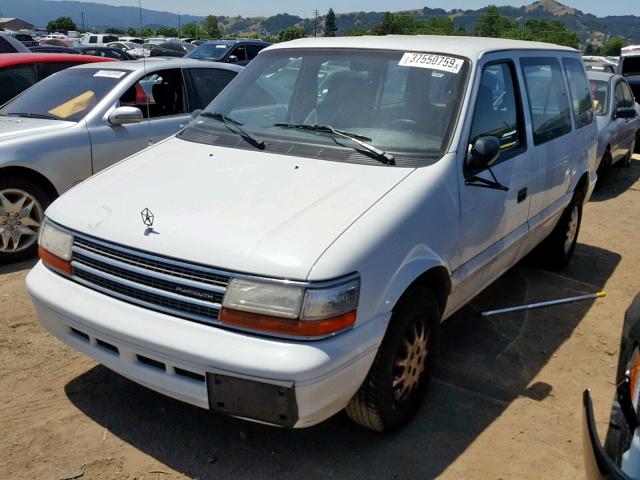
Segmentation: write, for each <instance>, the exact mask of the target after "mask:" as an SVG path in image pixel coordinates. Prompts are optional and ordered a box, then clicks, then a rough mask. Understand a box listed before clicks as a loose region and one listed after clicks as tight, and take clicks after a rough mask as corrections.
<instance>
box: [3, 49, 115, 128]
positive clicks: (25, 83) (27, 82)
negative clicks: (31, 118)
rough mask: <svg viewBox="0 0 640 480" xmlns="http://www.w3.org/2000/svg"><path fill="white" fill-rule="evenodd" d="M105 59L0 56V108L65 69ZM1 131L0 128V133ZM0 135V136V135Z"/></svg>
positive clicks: (20, 55)
mask: <svg viewBox="0 0 640 480" xmlns="http://www.w3.org/2000/svg"><path fill="white" fill-rule="evenodd" d="M105 60H107V59H103V58H98V57H90V56H87V57H82V58H80V57H79V56H78V55H61V54H56V53H54V54H49V53H30V54H25V53H12V54H7V55H2V56H0V85H2V88H1V89H0V106H1V105H4V104H5V103H7V102H8V101H9V100H11V99H12V98H13V97H15V96H17V95H18V94H20V93H22V92H23V91H25V90H26V89H27V88H29V87H31V86H32V85H34V84H36V83H38V82H39V81H41V80H44V79H45V78H47V77H48V76H49V75H52V74H54V73H56V72H59V71H60V70H64V69H65V68H69V67H73V66H75V65H81V64H83V63H95V62H103V61H105ZM1 130H2V129H1V128H0V131H1ZM0 135H1V134H0Z"/></svg>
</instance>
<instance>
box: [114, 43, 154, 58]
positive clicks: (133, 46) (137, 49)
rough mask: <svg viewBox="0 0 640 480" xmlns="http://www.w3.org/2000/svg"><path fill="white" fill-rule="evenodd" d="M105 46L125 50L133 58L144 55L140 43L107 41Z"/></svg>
mask: <svg viewBox="0 0 640 480" xmlns="http://www.w3.org/2000/svg"><path fill="white" fill-rule="evenodd" d="M107 47H110V48H117V49H119V50H122V51H124V52H127V54H128V55H130V56H132V57H134V58H142V57H144V56H145V54H144V50H143V49H142V45H141V44H139V43H133V42H113V43H109V44H108V45H107Z"/></svg>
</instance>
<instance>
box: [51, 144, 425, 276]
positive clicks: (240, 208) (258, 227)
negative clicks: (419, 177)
mask: <svg viewBox="0 0 640 480" xmlns="http://www.w3.org/2000/svg"><path fill="white" fill-rule="evenodd" d="M411 172H413V169H408V168H398V167H386V166H382V165H381V166H380V167H377V166H371V165H356V164H349V163H341V162H332V161H325V160H315V159H308V158H299V157H292V156H285V155H276V154H271V153H266V152H259V151H257V150H256V151H250V150H241V149H232V148H222V147H212V146H210V145H203V144H198V143H192V142H187V141H185V140H180V139H177V138H171V139H169V140H167V141H165V142H163V143H160V144H158V145H156V146H155V147H152V148H150V149H147V150H145V151H143V152H141V153H139V154H137V155H136V156H134V157H130V158H129V159H128V160H125V161H123V162H120V163H118V164H117V165H115V166H114V167H112V168H110V169H107V170H105V171H104V172H102V173H100V174H98V175H96V176H94V177H93V178H91V179H89V180H87V181H85V182H84V183H82V184H80V185H79V186H77V187H75V188H74V189H72V190H70V191H69V192H68V193H66V194H65V195H63V196H62V197H61V198H60V199H58V200H57V201H56V202H54V203H53V204H52V205H51V207H49V209H48V211H47V215H48V216H49V218H51V219H52V220H53V221H55V222H57V223H59V224H61V225H63V226H65V227H68V228H70V229H73V230H76V231H79V232H82V233H86V234H89V235H92V236H94V237H97V238H99V239H102V240H107V241H111V242H115V243H118V244H121V245H126V246H129V247H134V248H137V249H140V250H143V251H147V252H153V253H158V254H161V255H165V256H169V257H174V258H177V259H181V260H187V261H191V262H197V263H201V264H204V265H209V266H213V267H217V268H221V269H225V270H232V271H237V272H244V273H252V274H256V275H264V276H270V277H277V278H288V279H296V280H304V279H306V278H307V276H308V274H309V271H310V270H311V267H312V266H313V264H314V263H315V261H316V260H317V259H318V258H319V257H320V255H321V254H322V253H323V252H324V251H325V250H326V249H327V248H328V247H329V246H330V245H331V243H332V242H333V241H334V240H335V239H336V238H337V237H338V236H340V234H341V233H342V232H343V231H344V230H345V229H347V228H348V227H349V225H351V224H352V223H353V222H354V221H355V220H356V219H357V218H358V217H359V216H360V215H362V214H363V213H364V212H365V211H366V210H367V209H369V208H370V207H371V206H372V205H374V204H375V202H376V201H377V200H379V199H380V198H381V197H382V196H383V195H385V194H386V193H387V192H388V191H389V190H391V189H392V188H394V187H395V186H396V185H397V184H398V183H399V182H401V181H402V180H403V179H404V178H406V177H407V176H408V175H410V174H411ZM145 208H148V209H149V210H150V211H151V213H152V214H153V216H154V223H153V232H152V233H149V232H146V233H147V234H146V235H145V229H146V227H145V225H144V224H143V221H142V218H141V211H142V210H144V209H145ZM346 273H350V272H336V276H338V275H341V274H346Z"/></svg>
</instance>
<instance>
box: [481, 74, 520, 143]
mask: <svg viewBox="0 0 640 480" xmlns="http://www.w3.org/2000/svg"><path fill="white" fill-rule="evenodd" d="M514 85H515V84H514V75H513V72H512V68H511V64H510V63H506V62H505V63H494V64H491V65H488V66H486V67H484V70H483V71H482V77H481V79H480V87H479V88H478V96H477V98H476V107H475V109H474V113H473V123H472V124H471V136H470V139H469V142H470V143H474V142H475V141H476V140H477V139H478V138H479V137H487V136H491V137H496V138H497V139H498V140H500V145H501V149H502V151H503V152H505V151H507V150H511V149H515V148H517V147H519V146H521V145H522V143H523V141H522V139H523V138H524V135H523V134H524V131H523V130H524V129H523V126H522V122H521V121H520V118H521V115H520V113H519V110H520V108H519V104H520V101H519V97H518V96H517V94H516V92H517V90H516V88H515V86H514Z"/></svg>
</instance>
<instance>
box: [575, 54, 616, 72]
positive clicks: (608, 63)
mask: <svg viewBox="0 0 640 480" xmlns="http://www.w3.org/2000/svg"><path fill="white" fill-rule="evenodd" d="M582 61H583V63H584V66H585V68H586V69H587V70H594V71H596V72H606V73H616V72H617V71H618V64H617V63H615V62H613V61H612V60H609V59H608V58H607V57H598V56H592V55H584V56H583V57H582Z"/></svg>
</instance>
